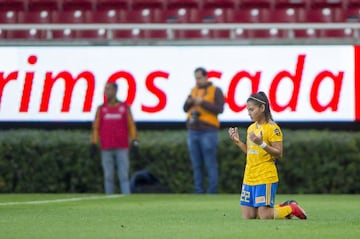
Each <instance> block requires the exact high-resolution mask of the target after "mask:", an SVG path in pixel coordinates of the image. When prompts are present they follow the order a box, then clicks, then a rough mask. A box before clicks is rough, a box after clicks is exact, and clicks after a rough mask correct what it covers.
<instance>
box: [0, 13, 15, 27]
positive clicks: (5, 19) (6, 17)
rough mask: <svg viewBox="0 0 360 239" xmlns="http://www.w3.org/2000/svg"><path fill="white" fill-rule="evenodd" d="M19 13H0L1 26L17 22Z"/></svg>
mask: <svg viewBox="0 0 360 239" xmlns="http://www.w3.org/2000/svg"><path fill="white" fill-rule="evenodd" d="M18 15H19V12H16V11H0V23H1V24H15V23H17V22H18Z"/></svg>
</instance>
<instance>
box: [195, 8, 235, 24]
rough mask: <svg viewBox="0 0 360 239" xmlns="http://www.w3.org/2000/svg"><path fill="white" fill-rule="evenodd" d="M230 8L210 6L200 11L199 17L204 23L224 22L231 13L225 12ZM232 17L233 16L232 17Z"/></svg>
mask: <svg viewBox="0 0 360 239" xmlns="http://www.w3.org/2000/svg"><path fill="white" fill-rule="evenodd" d="M227 10H229V9H221V8H210V9H204V10H201V11H199V19H200V20H201V22H203V23H224V22H227V17H228V16H229V15H230V14H226V13H225V12H226V11H227ZM230 19H231V18H230Z"/></svg>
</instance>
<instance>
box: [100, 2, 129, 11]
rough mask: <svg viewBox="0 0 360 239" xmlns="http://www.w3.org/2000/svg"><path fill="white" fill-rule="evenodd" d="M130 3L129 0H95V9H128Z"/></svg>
mask: <svg viewBox="0 0 360 239" xmlns="http://www.w3.org/2000/svg"><path fill="white" fill-rule="evenodd" d="M129 8H130V4H129V0H97V1H96V9H97V10H100V11H103V10H112V9H114V10H119V9H129Z"/></svg>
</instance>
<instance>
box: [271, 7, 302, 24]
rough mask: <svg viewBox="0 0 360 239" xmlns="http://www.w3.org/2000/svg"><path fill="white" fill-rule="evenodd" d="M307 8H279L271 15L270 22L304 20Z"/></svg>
mask: <svg viewBox="0 0 360 239" xmlns="http://www.w3.org/2000/svg"><path fill="white" fill-rule="evenodd" d="M305 19H306V10H305V9H304V8H278V9H274V10H273V11H272V12H271V14H270V15H269V18H268V21H269V22H277V23H281V22H304V21H305Z"/></svg>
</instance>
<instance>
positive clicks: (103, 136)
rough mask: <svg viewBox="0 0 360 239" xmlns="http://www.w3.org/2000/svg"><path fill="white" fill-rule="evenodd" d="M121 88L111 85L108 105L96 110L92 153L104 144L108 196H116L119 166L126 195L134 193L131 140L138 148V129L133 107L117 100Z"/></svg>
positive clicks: (103, 158)
mask: <svg viewBox="0 0 360 239" xmlns="http://www.w3.org/2000/svg"><path fill="white" fill-rule="evenodd" d="M117 90H118V86H117V84H116V83H107V84H106V86H105V95H106V97H107V102H105V103H104V104H102V105H100V106H99V107H98V109H97V111H96V116H95V120H94V122H93V125H92V137H91V143H92V144H91V152H92V153H91V154H94V152H96V148H97V143H98V142H99V143H100V148H101V162H102V168H103V174H104V190H105V193H106V194H113V193H115V183H114V175H115V164H116V167H117V174H118V178H119V182H120V188H121V193H122V194H130V183H129V170H130V162H129V145H130V144H129V140H131V144H132V145H134V146H137V130H136V125H135V122H134V119H133V116H132V113H131V110H130V107H129V106H128V105H127V104H126V103H124V102H121V101H119V100H118V99H117V97H116V93H117Z"/></svg>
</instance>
